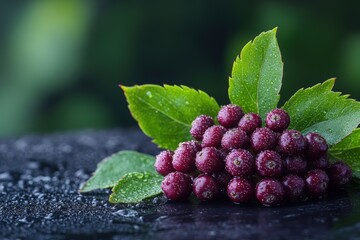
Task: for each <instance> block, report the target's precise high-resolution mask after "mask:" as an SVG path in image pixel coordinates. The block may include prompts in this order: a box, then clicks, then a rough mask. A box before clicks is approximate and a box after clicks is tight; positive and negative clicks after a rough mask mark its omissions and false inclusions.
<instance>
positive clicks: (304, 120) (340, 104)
mask: <svg viewBox="0 0 360 240" xmlns="http://www.w3.org/2000/svg"><path fill="white" fill-rule="evenodd" d="M334 83H335V79H329V80H327V81H325V82H324V83H322V84H317V85H315V86H313V87H311V88H307V89H300V90H299V91H297V92H296V93H295V94H294V95H293V96H292V97H291V98H290V99H289V101H287V102H286V103H285V105H284V106H283V108H284V109H285V110H286V111H287V112H288V113H289V115H290V117H291V123H290V126H289V128H290V129H296V130H299V131H301V132H303V133H304V134H306V133H308V132H318V133H320V134H321V135H322V136H323V137H324V138H325V139H326V140H327V142H328V144H329V145H330V146H332V145H334V144H336V143H338V142H340V141H341V139H343V138H344V137H346V136H347V135H349V134H350V133H351V132H352V131H353V130H354V129H355V128H356V127H357V126H358V125H359V123H360V103H359V102H356V101H355V100H353V99H349V98H348V97H349V95H341V93H339V92H333V91H331V90H332V88H333V86H334Z"/></svg>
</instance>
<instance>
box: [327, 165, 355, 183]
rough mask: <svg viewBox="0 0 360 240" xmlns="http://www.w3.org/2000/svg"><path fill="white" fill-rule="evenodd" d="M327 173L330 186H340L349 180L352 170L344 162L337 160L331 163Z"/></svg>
mask: <svg viewBox="0 0 360 240" xmlns="http://www.w3.org/2000/svg"><path fill="white" fill-rule="evenodd" d="M328 175H329V178H330V183H331V185H332V186H335V187H340V186H343V185H345V184H346V183H348V182H350V180H351V177H352V171H351V168H350V167H349V165H347V164H346V163H345V162H342V161H338V162H335V163H333V164H331V166H330V168H329V170H328Z"/></svg>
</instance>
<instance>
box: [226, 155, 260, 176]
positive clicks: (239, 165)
mask: <svg viewBox="0 0 360 240" xmlns="http://www.w3.org/2000/svg"><path fill="white" fill-rule="evenodd" d="M225 169H226V171H228V173H230V174H231V175H233V176H239V177H248V176H250V175H251V174H253V173H254V170H255V160H254V157H253V155H252V154H251V153H250V152H249V151H247V150H244V149H238V150H232V151H231V152H230V153H229V154H228V155H227V157H226V159H225Z"/></svg>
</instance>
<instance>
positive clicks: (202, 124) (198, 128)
mask: <svg viewBox="0 0 360 240" xmlns="http://www.w3.org/2000/svg"><path fill="white" fill-rule="evenodd" d="M213 125H214V120H213V119H212V117H210V116H206V115H200V116H198V117H197V118H195V120H194V121H193V122H192V123H191V129H190V134H191V136H193V137H194V138H195V139H196V140H198V141H201V140H202V139H203V135H204V133H205V131H206V129H208V128H209V127H211V126H213Z"/></svg>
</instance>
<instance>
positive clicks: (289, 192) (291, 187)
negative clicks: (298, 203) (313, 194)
mask: <svg viewBox="0 0 360 240" xmlns="http://www.w3.org/2000/svg"><path fill="white" fill-rule="evenodd" d="M282 184H283V186H284V189H285V196H286V198H287V199H288V200H290V201H294V200H299V199H301V198H302V197H304V195H305V190H306V185H305V181H304V179H302V178H301V177H299V176H296V175H293V174H289V175H286V176H285V177H284V178H283V179H282Z"/></svg>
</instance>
